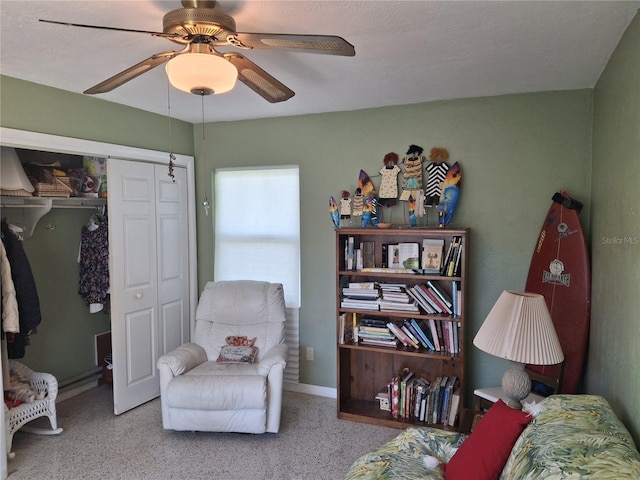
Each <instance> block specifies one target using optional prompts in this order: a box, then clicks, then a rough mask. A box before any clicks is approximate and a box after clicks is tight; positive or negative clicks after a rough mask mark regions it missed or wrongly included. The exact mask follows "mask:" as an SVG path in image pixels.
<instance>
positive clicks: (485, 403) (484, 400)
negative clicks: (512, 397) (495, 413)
mask: <svg viewBox="0 0 640 480" xmlns="http://www.w3.org/2000/svg"><path fill="white" fill-rule="evenodd" d="M473 395H474V396H475V409H476V410H477V411H483V410H486V409H488V408H489V407H491V405H493V404H494V403H496V402H497V401H498V399H499V398H500V399H502V401H503V402H504V403H507V401H508V400H507V397H506V395H505V394H504V392H503V391H502V387H492V388H477V389H476V390H474V391H473ZM544 398H545V397H543V396H542V395H538V394H537V393H530V394H529V396H527V398H525V399H524V400H523V401H522V403H523V404H524V403H531V402H536V403H539V402H541V401H542V400H544Z"/></svg>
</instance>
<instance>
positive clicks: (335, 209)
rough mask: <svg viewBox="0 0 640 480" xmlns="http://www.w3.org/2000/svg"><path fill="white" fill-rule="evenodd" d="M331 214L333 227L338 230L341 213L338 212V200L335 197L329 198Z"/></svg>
mask: <svg viewBox="0 0 640 480" xmlns="http://www.w3.org/2000/svg"><path fill="white" fill-rule="evenodd" d="M329 214H330V215H331V220H332V221H333V226H334V227H336V228H338V227H339V226H340V212H338V204H337V203H336V199H335V198H333V197H329Z"/></svg>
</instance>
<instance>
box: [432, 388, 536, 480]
mask: <svg viewBox="0 0 640 480" xmlns="http://www.w3.org/2000/svg"><path fill="white" fill-rule="evenodd" d="M530 420H531V417H530V416H529V414H527V413H524V412H523V411H522V410H514V409H513V408H511V407H509V406H507V405H506V404H505V403H504V402H503V401H502V400H498V401H497V402H496V403H494V404H493V405H492V406H491V408H490V409H489V410H488V411H487V413H486V414H485V415H484V417H482V418H481V419H480V421H479V422H478V424H477V425H476V426H475V428H474V430H473V433H472V434H471V435H469V437H468V438H467V439H466V440H465V441H464V442H463V443H462V445H461V446H460V448H459V449H458V451H457V452H456V453H455V455H454V456H453V457H451V460H450V461H449V463H448V464H446V465H443V469H444V474H445V478H446V479H447V480H469V479H470V478H473V479H474V480H496V479H497V478H498V477H499V476H500V473H501V472H502V469H503V468H504V465H505V463H507V459H508V458H509V454H510V453H511V449H512V448H513V445H514V444H515V443H516V440H517V439H518V437H519V436H520V434H521V433H522V431H523V430H524V429H525V427H526V426H527V424H528V423H529V421H530Z"/></svg>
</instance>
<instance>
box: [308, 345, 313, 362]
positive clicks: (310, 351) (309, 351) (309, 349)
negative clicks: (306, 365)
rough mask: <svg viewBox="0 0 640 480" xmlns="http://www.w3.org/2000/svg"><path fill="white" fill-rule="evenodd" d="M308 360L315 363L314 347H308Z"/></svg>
mask: <svg viewBox="0 0 640 480" xmlns="http://www.w3.org/2000/svg"><path fill="white" fill-rule="evenodd" d="M307 360H308V361H310V362H313V347H307Z"/></svg>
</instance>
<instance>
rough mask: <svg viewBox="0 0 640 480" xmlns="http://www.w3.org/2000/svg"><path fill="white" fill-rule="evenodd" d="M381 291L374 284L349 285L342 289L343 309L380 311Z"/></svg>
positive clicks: (341, 304) (341, 303)
mask: <svg viewBox="0 0 640 480" xmlns="http://www.w3.org/2000/svg"><path fill="white" fill-rule="evenodd" d="M379 299H380V291H379V289H378V287H377V285H376V284H375V283H374V282H369V283H349V284H348V286H346V287H344V288H343V289H342V301H341V302H340V306H341V307H342V308H354V309H359V310H379V309H380V305H379V304H378V300H379Z"/></svg>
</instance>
